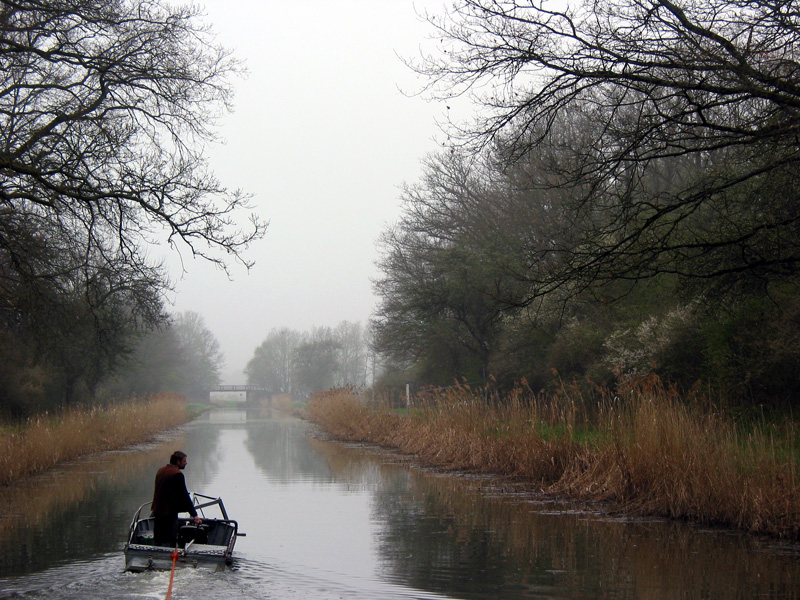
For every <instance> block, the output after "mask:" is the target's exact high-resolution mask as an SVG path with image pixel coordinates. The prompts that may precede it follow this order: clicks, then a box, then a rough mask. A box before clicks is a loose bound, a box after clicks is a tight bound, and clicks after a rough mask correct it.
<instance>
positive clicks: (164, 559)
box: [125, 494, 245, 572]
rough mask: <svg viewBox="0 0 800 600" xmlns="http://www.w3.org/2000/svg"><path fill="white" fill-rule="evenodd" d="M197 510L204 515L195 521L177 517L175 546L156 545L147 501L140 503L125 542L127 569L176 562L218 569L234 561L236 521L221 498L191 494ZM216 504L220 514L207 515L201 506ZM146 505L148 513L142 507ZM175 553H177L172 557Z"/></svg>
mask: <svg viewBox="0 0 800 600" xmlns="http://www.w3.org/2000/svg"><path fill="white" fill-rule="evenodd" d="M192 501H193V503H194V505H195V510H197V514H198V515H199V516H200V517H201V518H202V519H203V522H202V523H201V524H199V525H198V524H195V522H194V520H193V519H192V518H179V519H178V524H179V529H178V544H177V547H176V548H172V547H169V546H156V545H155V544H154V542H153V525H154V521H155V519H154V518H153V517H152V516H151V515H149V507H150V504H151V503H150V502H147V503H145V504H142V505H141V506H140V507H139V510H137V511H136V514H134V516H133V520H132V521H131V526H130V532H129V533H128V541H127V542H126V543H125V570H126V571H134V572H139V571H147V570H158V571H162V570H163V571H169V570H171V569H172V566H173V560H175V566H179V567H185V566H189V567H200V568H210V569H212V570H214V571H221V570H223V569H224V568H225V567H226V566H230V565H232V564H233V546H234V544H235V543H236V538H237V537H242V536H244V535H245V534H244V533H239V524H238V523H237V522H236V521H234V520H232V519H229V518H228V513H227V512H226V511H225V505H224V504H223V503H222V498H212V497H211V496H203V495H201V494H194V495H193V499H192ZM213 506H216V507H217V508H218V510H219V512H220V513H221V515H222V518H207V517H206V516H205V513H204V510H203V509H206V508H210V507H213ZM145 509H148V512H147V515H148V516H142V511H144V510H145ZM173 554H176V555H177V556H176V557H173Z"/></svg>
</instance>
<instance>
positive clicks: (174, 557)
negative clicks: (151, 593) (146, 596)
mask: <svg viewBox="0 0 800 600" xmlns="http://www.w3.org/2000/svg"><path fill="white" fill-rule="evenodd" d="M179 556H180V554H179V553H178V549H177V548H175V552H173V553H172V555H171V556H170V558H172V572H170V574H169V589H167V597H166V598H165V600H169V598H170V596H172V580H173V579H175V564H176V563H177V562H178V557H179Z"/></svg>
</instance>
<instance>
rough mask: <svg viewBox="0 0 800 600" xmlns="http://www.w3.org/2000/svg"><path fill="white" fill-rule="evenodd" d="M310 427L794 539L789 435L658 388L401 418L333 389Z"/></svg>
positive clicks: (648, 510) (473, 398)
mask: <svg viewBox="0 0 800 600" xmlns="http://www.w3.org/2000/svg"><path fill="white" fill-rule="evenodd" d="M309 416H310V418H311V419H312V420H313V421H315V422H316V423H318V424H319V425H320V426H322V427H323V428H324V429H325V430H327V431H328V432H329V433H330V434H331V435H333V436H334V437H337V438H339V439H346V440H351V441H365V442H370V443H375V444H379V445H383V446H389V447H393V448H397V449H399V450H400V451H402V452H405V453H408V454H414V455H416V456H417V457H418V458H419V459H420V460H422V461H424V462H425V463H427V464H430V465H434V466H438V467H443V468H450V469H456V470H468V471H475V472H483V473H493V474H498V475H502V476H509V477H514V478H518V479H522V480H525V481H527V482H530V483H531V485H534V486H535V487H536V489H537V490H541V491H546V492H551V493H556V494H560V495H565V496H570V497H573V498H580V499H585V500H592V501H611V502H614V503H616V504H618V505H620V506H623V507H625V508H626V510H628V511H631V512H636V513H639V514H652V515H664V516H669V517H673V518H680V519H690V520H695V521H698V522H702V523H709V524H711V523H714V524H722V525H726V526H730V527H734V528H737V529H743V530H746V531H751V532H758V533H765V534H771V535H776V536H780V537H786V538H793V539H797V538H798V537H800V479H799V478H798V472H797V442H798V440H797V439H796V437H795V434H794V430H793V427H792V426H791V424H784V425H783V426H782V427H780V428H776V427H768V426H766V425H764V424H762V425H761V426H759V427H756V426H753V425H748V427H743V426H736V425H734V423H733V422H732V421H731V420H730V419H728V418H725V417H723V416H722V415H721V414H719V413H718V412H715V411H713V410H711V409H708V408H704V407H701V406H699V405H698V404H693V403H690V402H686V401H684V400H682V399H681V398H679V397H678V396H677V394H675V393H674V391H672V390H669V389H667V388H665V387H664V386H663V385H661V383H660V382H659V381H658V380H657V379H648V380H643V381H641V382H637V383H636V384H635V385H631V386H630V387H628V388H627V389H626V390H623V391H620V392H619V397H610V398H607V399H606V400H604V401H602V402H601V403H599V404H598V405H594V406H586V403H585V402H584V401H583V399H582V398H580V397H576V395H575V392H574V391H570V390H562V393H561V394H559V395H557V396H552V397H546V398H545V397H534V396H533V395H531V394H523V393H522V392H517V393H514V394H511V395H510V396H509V397H507V398H504V399H502V400H501V401H497V402H494V403H491V404H489V403H487V402H486V401H485V399H484V398H482V397H479V396H478V395H477V394H476V393H474V392H473V391H471V390H469V388H466V387H464V388H455V389H453V390H449V391H447V392H446V393H443V394H442V393H440V394H436V395H434V396H431V397H430V398H429V399H428V400H427V401H426V402H425V403H424V405H423V406H419V405H418V406H417V407H416V408H415V409H413V410H412V411H410V412H409V414H407V415H400V414H397V413H396V412H393V411H391V410H390V409H388V408H386V407H378V408H368V407H367V406H366V405H365V403H363V402H362V401H361V399H360V398H359V397H358V396H357V395H356V394H355V393H353V392H352V391H349V390H333V391H331V392H328V393H326V394H321V395H318V396H317V397H315V398H314V399H313V400H312V402H310V404H309Z"/></svg>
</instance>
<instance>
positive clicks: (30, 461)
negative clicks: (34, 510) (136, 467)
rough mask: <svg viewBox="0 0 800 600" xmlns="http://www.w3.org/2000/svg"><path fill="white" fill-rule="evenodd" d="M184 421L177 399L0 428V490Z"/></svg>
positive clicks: (97, 409) (134, 402)
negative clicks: (36, 474) (18, 480)
mask: <svg viewBox="0 0 800 600" xmlns="http://www.w3.org/2000/svg"><path fill="white" fill-rule="evenodd" d="M186 420H187V409H186V403H185V402H184V400H183V396H180V395H178V394H156V395H153V396H150V397H148V398H134V399H130V400H127V401H125V402H120V403H116V404H113V405H110V406H106V407H93V408H84V409H74V410H69V411H66V412H64V413H63V414H60V415H47V414H45V415H42V416H39V417H37V418H35V419H30V420H29V421H27V422H26V423H23V424H19V425H13V426H11V425H9V426H5V427H2V428H0V485H6V484H8V483H10V482H11V481H14V480H15V479H19V478H21V477H24V476H26V475H32V474H34V473H39V472H41V471H44V470H46V469H49V468H51V467H53V466H55V465H57V464H59V463H61V462H65V461H70V460H74V459H76V458H78V457H79V456H82V455H85V454H91V453H93V452H100V451H104V450H114V449H118V448H122V447H124V446H127V445H130V444H133V443H136V442H140V441H143V440H146V439H148V438H150V437H152V436H153V435H154V434H156V433H158V432H160V431H164V430H166V429H171V428H173V427H176V426H178V425H180V424H182V423H185V422H186Z"/></svg>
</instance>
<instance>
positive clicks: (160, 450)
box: [0, 410, 800, 600]
mask: <svg viewBox="0 0 800 600" xmlns="http://www.w3.org/2000/svg"><path fill="white" fill-rule="evenodd" d="M175 449H182V450H184V451H185V452H187V454H188V455H189V465H188V467H187V469H186V472H185V475H186V480H187V484H188V487H189V489H190V490H191V491H196V492H198V493H202V494H206V495H209V496H215V497H216V496H221V497H222V499H223V501H224V502H225V506H226V508H227V510H228V513H229V515H230V516H231V518H233V519H237V520H238V521H239V528H240V531H242V532H245V533H246V534H247V537H243V538H240V539H239V541H238V542H237V546H236V552H235V555H236V556H237V562H236V564H235V566H234V568H232V569H229V570H227V571H225V572H223V573H216V574H215V573H210V572H206V571H202V570H194V569H184V570H181V571H179V572H178V573H177V574H176V576H175V581H174V584H173V592H172V598H173V599H192V600H195V599H197V600H199V599H205V598H209V599H216V598H220V599H225V600H244V599H254V598H255V599H258V598H270V599H276V600H281V599H299V598H311V597H313V598H320V599H323V600H326V599H334V598H336V599H339V598H347V599H351V598H352V599H356V600H358V599H375V598H380V599H390V600H391V599H401V598H406V599H408V598H420V599H433V598H463V599H497V598H502V599H509V600H513V599H522V598H536V599H587V600H588V599H592V600H594V599H597V598H618V599H628V598H630V599H634V598H654V599H655V598H659V599H660V598H726V599H727V598H756V597H758V598H776V599H777V598H781V599H784V598H800V547H798V546H797V545H793V544H785V543H780V542H776V541H770V540H764V539H759V538H755V537H751V536H746V535H742V534H738V533H732V532H727V531H720V530H713V529H709V528H701V527H697V526H692V525H689V524H685V523H674V522H668V521H664V520H659V519H629V518H622V517H620V516H618V515H613V514H608V513H606V512H604V511H602V510H591V509H586V508H585V507H581V506H574V505H571V504H569V503H563V502H555V501H553V500H550V499H546V498H536V497H531V496H530V495H526V494H521V493H515V492H514V491H513V490H510V489H507V488H505V489H501V488H500V487H499V486H498V485H497V484H493V483H492V482H491V481H489V480H486V479H482V478H476V477H465V476H452V475H445V474H441V473H436V472H431V471H425V470H421V469H415V468H413V467H411V466H409V465H408V464H407V463H406V462H405V461H403V460H402V459H401V458H399V457H397V456H394V455H392V454H391V453H387V452H380V451H376V450H369V449H364V448H360V447H357V446H352V445H342V444H338V443H333V442H329V441H323V440H321V439H319V438H318V437H317V436H315V435H313V426H311V425H309V424H308V423H306V422H304V421H301V420H298V419H294V418H288V417H286V416H283V415H280V414H277V413H271V412H270V411H256V412H248V411H244V410H241V411H238V410H216V411H213V412H211V413H207V414H205V415H204V416H203V417H202V418H200V419H199V420H197V421H195V422H193V423H191V424H190V425H188V426H187V427H185V428H184V429H182V430H181V431H179V432H177V433H176V432H173V433H172V434H170V435H168V436H165V437H163V438H161V439H159V440H157V441H156V442H153V443H150V444H147V445H145V446H140V447H136V448H133V449H127V450H125V451H121V452H112V453H104V454H99V455H95V456H92V457H90V458H88V459H85V460H81V461H78V462H76V463H74V464H69V465H66V466H64V467H62V468H59V469H57V470H55V471H52V472H49V473H47V474H46V475H43V476H40V477H36V478H33V479H30V480H27V481H25V482H24V483H22V484H19V485H15V486H11V487H7V488H4V489H2V499H0V598H59V599H61V598H65V599H79V598H80V599H82V600H83V599H101V598H102V599H104V600H105V599H109V598H114V599H145V598H147V599H158V598H165V596H166V593H167V589H168V585H169V573H142V574H132V573H125V572H123V558H122V546H123V543H124V537H125V534H126V532H127V528H128V524H129V521H130V518H131V515H132V514H133V512H134V511H135V510H136V508H137V507H138V506H139V505H140V504H142V503H144V502H146V501H148V500H149V499H150V497H151V495H152V484H153V476H154V474H155V471H156V470H157V469H158V467H159V466H161V465H162V464H164V463H165V462H166V461H167V460H168V457H169V455H170V454H171V452H172V451H173V450H175Z"/></svg>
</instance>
